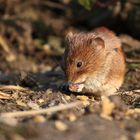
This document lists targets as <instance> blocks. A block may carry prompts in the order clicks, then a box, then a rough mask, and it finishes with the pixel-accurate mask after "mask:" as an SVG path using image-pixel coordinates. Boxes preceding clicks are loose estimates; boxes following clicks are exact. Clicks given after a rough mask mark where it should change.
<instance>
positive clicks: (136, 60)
mask: <svg viewBox="0 0 140 140" xmlns="http://www.w3.org/2000/svg"><path fill="white" fill-rule="evenodd" d="M126 62H128V63H140V59H130V58H127V59H126Z"/></svg>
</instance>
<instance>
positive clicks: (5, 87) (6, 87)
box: [0, 85, 27, 91]
mask: <svg viewBox="0 0 140 140" xmlns="http://www.w3.org/2000/svg"><path fill="white" fill-rule="evenodd" d="M6 89H8V90H19V91H25V90H27V89H26V88H23V87H21V86H19V85H3V86H0V90H6Z"/></svg>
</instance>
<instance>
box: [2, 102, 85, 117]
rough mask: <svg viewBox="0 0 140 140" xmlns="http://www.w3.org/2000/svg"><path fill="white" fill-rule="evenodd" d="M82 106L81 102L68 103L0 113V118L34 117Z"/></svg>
mask: <svg viewBox="0 0 140 140" xmlns="http://www.w3.org/2000/svg"><path fill="white" fill-rule="evenodd" d="M82 104H83V102H82V101H77V102H73V103H69V104H65V105H58V106H54V107H50V108H47V109H40V110H29V111H18V112H7V113H1V115H0V117H27V116H35V115H39V114H48V113H53V112H57V111H62V110H66V109H70V108H73V107H76V106H78V105H82Z"/></svg>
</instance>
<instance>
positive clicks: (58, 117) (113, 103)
mask: <svg viewBox="0 0 140 140" xmlns="http://www.w3.org/2000/svg"><path fill="white" fill-rule="evenodd" d="M120 39H121V40H122V42H123V49H124V51H125V54H126V62H127V72H126V76H125V81H124V84H123V86H122V88H121V89H120V91H118V95H117V96H111V97H109V98H106V97H104V98H102V99H101V98H96V97H93V96H91V95H90V96H87V95H79V94H76V93H71V92H67V91H65V90H63V89H61V88H60V85H61V84H62V83H63V82H64V75H63V72H62V71H61V68H60V66H59V65H56V66H55V67H54V66H53V64H54V58H49V59H50V60H49V61H50V65H47V66H46V67H47V68H48V70H46V69H47V68H46V67H42V68H41V72H37V73H26V72H24V68H25V71H26V69H27V67H28V68H30V67H32V60H30V61H29V62H26V63H27V64H26V63H25V62H24V61H22V59H21V60H20V63H21V65H24V64H25V67H24V66H23V69H22V70H23V72H21V73H19V74H18V73H13V72H7V73H5V74H3V73H2V74H0V83H1V86H0V96H1V99H0V112H1V117H0V123H1V124H0V140H10V139H11V140H25V139H27V140H46V139H48V140H65V139H67V140H72V139H76V140H84V139H88V140H90V139H91V140H93V139H95V140H102V139H103V138H104V139H106V140H131V139H135V140H140V125H139V124H140V109H139V108H140V83H139V80H140V56H139V53H140V51H139V50H140V43H139V41H138V40H136V39H134V38H131V37H130V36H127V35H120ZM60 60H61V59H60V58H59V59H58V62H59V63H60ZM58 62H57V63H58ZM3 63H4V62H1V65H4V64H3ZM16 63H18V64H17V65H19V62H16ZM16 63H15V64H14V65H13V67H14V66H15V69H16V66H17V65H16ZM30 63H31V64H30ZM59 63H58V64H59ZM51 64H52V65H51ZM35 66H36V67H39V66H40V65H35ZM13 67H12V68H13ZM52 67H53V68H52ZM50 68H51V69H50ZM38 69H39V68H38ZM43 69H44V71H43ZM9 71H10V70H9ZM79 102H80V103H79ZM70 103H79V104H78V105H75V106H74V107H71V108H70V109H65V110H63V109H61V107H60V109H59V110H57V109H56V110H55V111H53V112H47V113H45V114H39V115H33V116H32V115H27V116H24V117H23V116H18V115H17V116H16V117H11V116H10V115H8V117H2V115H3V113H6V112H17V111H30V110H41V109H47V108H53V107H54V106H59V105H64V106H65V105H67V106H69V105H70Z"/></svg>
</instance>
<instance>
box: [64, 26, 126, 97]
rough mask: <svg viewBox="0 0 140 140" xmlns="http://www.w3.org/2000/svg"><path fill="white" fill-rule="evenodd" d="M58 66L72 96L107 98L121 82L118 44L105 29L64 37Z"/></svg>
mask: <svg viewBox="0 0 140 140" xmlns="http://www.w3.org/2000/svg"><path fill="white" fill-rule="evenodd" d="M62 63H63V66H62V67H63V70H64V72H65V74H66V78H67V81H68V85H69V90H70V91H72V92H81V93H90V94H95V95H99V96H100V95H105V96H109V95H112V94H115V92H116V91H117V90H118V89H119V88H120V86H121V85H122V83H123V80H124V75H125V57H124V53H123V51H122V48H121V41H120V40H119V38H118V37H117V36H116V35H115V34H114V33H113V32H112V31H110V30H109V29H107V28H105V27H100V28H96V29H95V30H94V31H93V32H89V33H88V32H87V33H85V32H82V33H75V34H73V33H71V32H70V33H68V35H67V37H66V49H65V52H64V55H63V62H62Z"/></svg>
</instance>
